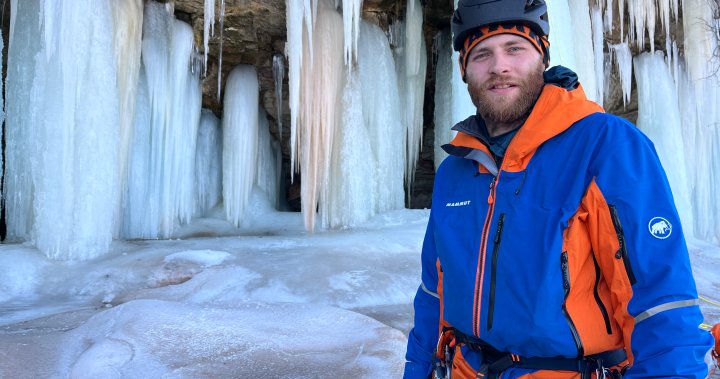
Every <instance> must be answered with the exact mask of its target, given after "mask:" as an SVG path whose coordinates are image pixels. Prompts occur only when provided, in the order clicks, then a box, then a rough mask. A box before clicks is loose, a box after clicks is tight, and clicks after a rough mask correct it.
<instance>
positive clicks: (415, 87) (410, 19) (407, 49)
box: [395, 0, 427, 198]
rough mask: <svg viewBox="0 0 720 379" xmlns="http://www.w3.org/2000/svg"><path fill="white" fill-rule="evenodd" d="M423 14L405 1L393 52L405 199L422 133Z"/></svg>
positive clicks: (415, 2) (416, 4)
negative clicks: (401, 128)
mask: <svg viewBox="0 0 720 379" xmlns="http://www.w3.org/2000/svg"><path fill="white" fill-rule="evenodd" d="M422 22H423V13H422V7H421V6H420V2H419V0H411V1H408V4H407V8H406V11H405V22H403V23H401V25H398V26H397V28H398V29H396V30H397V31H399V32H400V38H399V40H400V41H402V42H401V43H402V44H401V45H399V46H398V47H397V48H396V49H395V54H396V55H395V64H396V71H397V76H398V92H399V94H400V98H401V99H404V103H403V102H401V104H400V109H401V114H402V115H404V117H405V119H404V125H405V130H406V131H405V133H406V135H405V159H404V160H405V187H406V188H407V194H406V195H407V196H408V198H409V197H410V196H411V194H412V185H413V181H414V179H415V166H416V164H417V160H418V157H419V156H420V148H421V143H422V131H423V121H424V120H423V104H424V100H425V73H426V71H427V47H426V46H425V38H424V37H423V33H422Z"/></svg>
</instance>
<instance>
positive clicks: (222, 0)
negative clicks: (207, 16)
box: [208, 0, 225, 100]
mask: <svg viewBox="0 0 720 379" xmlns="http://www.w3.org/2000/svg"><path fill="white" fill-rule="evenodd" d="M208 1H209V0H208ZM224 34H225V0H220V51H219V52H218V56H219V57H218V72H217V99H218V100H220V94H221V92H222V91H221V90H222V77H223V76H222V63H223V40H224V38H223V37H224Z"/></svg>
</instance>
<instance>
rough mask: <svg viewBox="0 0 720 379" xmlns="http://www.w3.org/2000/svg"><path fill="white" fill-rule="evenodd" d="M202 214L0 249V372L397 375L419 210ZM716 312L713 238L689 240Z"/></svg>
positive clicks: (414, 276) (415, 268)
mask: <svg viewBox="0 0 720 379" xmlns="http://www.w3.org/2000/svg"><path fill="white" fill-rule="evenodd" d="M256 216H257V215H253V216H252V217H251V218H250V219H249V221H248V224H252V225H253V226H252V227H247V226H246V227H244V228H242V229H240V230H238V229H235V228H233V227H231V226H230V225H229V224H228V223H226V222H224V221H221V220H219V219H212V218H206V219H199V220H197V221H196V222H194V223H193V224H191V225H189V226H187V227H185V228H183V229H182V230H179V231H178V232H177V233H176V239H172V240H166V241H123V242H120V241H118V242H115V243H114V244H113V246H112V251H111V252H110V253H109V254H108V255H106V256H104V257H101V258H98V259H94V260H91V261H86V262H74V263H69V262H55V261H49V260H47V259H45V258H44V257H43V256H41V255H40V254H39V253H38V252H37V251H36V250H35V249H33V248H30V247H26V246H22V245H2V246H0V271H1V272H2V275H1V276H0V378H66V377H72V378H121V377H122V378H190V377H192V378H210V377H213V378H216V377H217V378H230V377H253V378H339V377H347V378H362V377H368V378H369V377H372V378H398V377H400V376H401V372H402V366H403V361H404V359H403V356H404V352H405V342H406V337H405V336H406V334H407V331H408V329H409V328H410V326H411V320H412V305H411V304H412V298H413V296H414V293H415V290H416V288H417V285H418V280H419V271H420V270H419V254H420V246H421V242H422V236H423V233H424V231H425V225H426V222H427V216H428V211H412V210H402V211H396V212H391V213H388V214H385V215H381V216H377V217H375V218H374V219H372V220H371V221H370V222H367V223H365V224H363V225H361V226H360V227H358V228H355V229H353V230H352V231H350V230H344V231H332V232H318V233H315V234H308V233H306V232H305V231H304V230H303V227H302V219H301V215H300V214H297V213H296V214H293V213H275V214H274V215H273V216H272V217H256ZM691 254H692V259H693V264H694V269H695V271H696V276H697V281H698V286H699V289H700V293H701V294H702V295H703V298H704V299H705V300H703V305H702V307H703V312H704V313H705V315H706V322H707V323H708V324H711V323H715V322H720V307H718V306H717V305H715V304H712V303H720V277H718V273H719V272H720V249H719V248H718V247H716V246H711V245H708V244H704V243H701V242H694V241H693V242H691Z"/></svg>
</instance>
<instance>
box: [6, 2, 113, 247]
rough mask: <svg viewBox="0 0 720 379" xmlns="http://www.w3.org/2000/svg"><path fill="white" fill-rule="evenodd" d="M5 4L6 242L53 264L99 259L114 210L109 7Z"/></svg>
mask: <svg viewBox="0 0 720 379" xmlns="http://www.w3.org/2000/svg"><path fill="white" fill-rule="evenodd" d="M12 5H13V8H12V20H13V21H12V29H13V30H11V38H12V40H11V43H10V49H9V50H10V51H9V56H8V79H7V87H8V88H7V93H8V96H7V98H8V104H7V112H8V117H7V121H6V131H7V150H6V153H7V162H6V165H7V166H6V167H7V174H6V188H5V194H6V197H5V199H6V204H7V212H8V218H7V223H8V235H9V236H10V238H15V239H25V240H29V241H31V242H32V243H33V244H34V245H35V246H36V247H37V248H38V249H39V250H40V251H42V252H43V253H44V254H46V255H47V256H48V257H50V258H53V259H87V258H91V257H94V256H97V255H99V254H102V253H104V252H105V251H107V247H108V245H109V244H110V241H111V240H112V231H113V230H114V225H115V215H116V211H117V204H118V203H117V202H118V189H117V187H118V166H119V165H118V145H119V133H118V130H119V120H120V116H119V101H118V92H117V88H118V87H117V64H116V58H115V51H114V48H113V46H114V45H113V41H114V30H113V18H112V9H111V7H112V5H113V4H112V2H110V1H72V2H62V3H60V2H46V1H34V0H29V1H22V2H13V4H12ZM88 14H92V15H93V17H85V16H86V15H88ZM38 15H41V17H38ZM15 38H17V40H14V39H15Z"/></svg>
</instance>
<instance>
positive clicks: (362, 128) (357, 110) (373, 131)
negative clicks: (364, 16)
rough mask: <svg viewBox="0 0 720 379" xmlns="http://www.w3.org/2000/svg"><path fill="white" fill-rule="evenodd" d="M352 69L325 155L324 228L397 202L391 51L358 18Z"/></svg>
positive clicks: (398, 130) (398, 132)
mask: <svg viewBox="0 0 720 379" xmlns="http://www.w3.org/2000/svg"><path fill="white" fill-rule="evenodd" d="M357 65H358V67H357V70H353V71H352V72H350V73H349V74H348V75H349V76H348V79H347V82H346V85H345V89H344V93H343V107H342V108H343V115H342V122H341V123H340V124H339V127H338V128H337V131H336V134H335V138H334V142H333V150H332V157H331V162H332V163H331V172H330V177H329V187H330V190H329V198H328V201H327V204H326V205H324V206H323V205H321V207H320V210H321V215H322V222H323V225H324V226H328V227H350V226H354V225H356V224H358V223H360V222H362V221H365V220H367V218H368V217H370V216H372V215H374V214H376V213H380V212H386V211H389V210H394V209H400V208H402V207H403V193H404V192H403V170H404V166H403V158H404V157H403V150H402V148H401V147H402V141H403V138H404V129H403V124H402V123H401V120H400V113H399V112H400V111H399V109H400V101H399V99H398V89H397V84H396V83H397V77H396V74H395V62H394V60H393V55H392V51H391V50H390V45H389V43H388V40H387V38H386V36H385V34H384V33H383V32H382V30H380V28H379V27H378V26H376V25H373V24H370V23H368V22H366V21H362V22H361V25H360V39H359V46H358V62H357Z"/></svg>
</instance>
